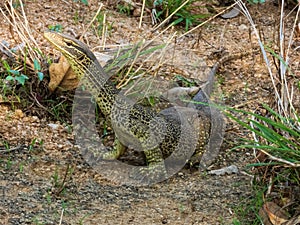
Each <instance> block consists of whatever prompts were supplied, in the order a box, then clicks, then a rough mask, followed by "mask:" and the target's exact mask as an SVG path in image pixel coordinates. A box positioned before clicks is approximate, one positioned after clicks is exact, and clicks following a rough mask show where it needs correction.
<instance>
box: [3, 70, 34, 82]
mask: <svg viewBox="0 0 300 225" xmlns="http://www.w3.org/2000/svg"><path fill="white" fill-rule="evenodd" d="M8 72H9V73H10V74H11V75H8V76H7V77H6V78H5V80H7V81H12V82H13V83H18V84H21V85H22V86H24V84H25V81H26V80H28V79H29V78H28V77H27V76H26V75H24V74H22V73H21V72H20V71H17V70H8Z"/></svg>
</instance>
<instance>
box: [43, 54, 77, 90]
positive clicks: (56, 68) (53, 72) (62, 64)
mask: <svg viewBox="0 0 300 225" xmlns="http://www.w3.org/2000/svg"><path fill="white" fill-rule="evenodd" d="M49 73H50V82H49V85H48V88H49V90H50V91H51V92H53V91H55V90H56V89H57V88H58V87H59V88H60V89H61V90H64V91H68V90H72V89H75V88H76V87H77V85H78V83H79V80H78V78H77V76H76V74H75V73H74V72H73V70H72V68H71V66H70V64H69V63H68V61H67V60H66V58H65V57H64V56H61V57H60V59H59V62H58V63H52V64H51V65H50V67H49Z"/></svg>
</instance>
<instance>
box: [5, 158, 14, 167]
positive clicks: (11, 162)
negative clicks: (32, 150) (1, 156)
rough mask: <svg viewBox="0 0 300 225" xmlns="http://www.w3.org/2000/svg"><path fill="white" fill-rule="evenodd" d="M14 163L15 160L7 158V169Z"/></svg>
mask: <svg viewBox="0 0 300 225" xmlns="http://www.w3.org/2000/svg"><path fill="white" fill-rule="evenodd" d="M12 165H13V161H12V160H11V159H10V158H8V159H7V160H6V165H5V169H6V170H9V169H11V167H12Z"/></svg>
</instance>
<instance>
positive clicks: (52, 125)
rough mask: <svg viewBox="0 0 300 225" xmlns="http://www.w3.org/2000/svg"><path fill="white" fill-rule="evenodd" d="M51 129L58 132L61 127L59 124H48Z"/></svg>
mask: <svg viewBox="0 0 300 225" xmlns="http://www.w3.org/2000/svg"><path fill="white" fill-rule="evenodd" d="M47 125H48V126H49V127H50V128H52V129H53V130H56V129H57V128H58V127H59V125H58V124H55V123H48V124H47Z"/></svg>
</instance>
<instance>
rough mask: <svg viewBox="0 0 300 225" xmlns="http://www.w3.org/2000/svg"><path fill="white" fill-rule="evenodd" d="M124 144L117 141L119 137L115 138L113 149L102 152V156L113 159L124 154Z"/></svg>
mask: <svg viewBox="0 0 300 225" xmlns="http://www.w3.org/2000/svg"><path fill="white" fill-rule="evenodd" d="M125 148H126V147H125V146H124V145H123V144H122V143H121V142H120V141H119V139H117V138H116V139H115V141H114V145H113V149H112V150H111V151H109V152H106V153H104V154H103V156H102V158H103V159H104V160H114V159H118V158H119V157H120V156H121V155H123V154H124V151H125Z"/></svg>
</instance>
